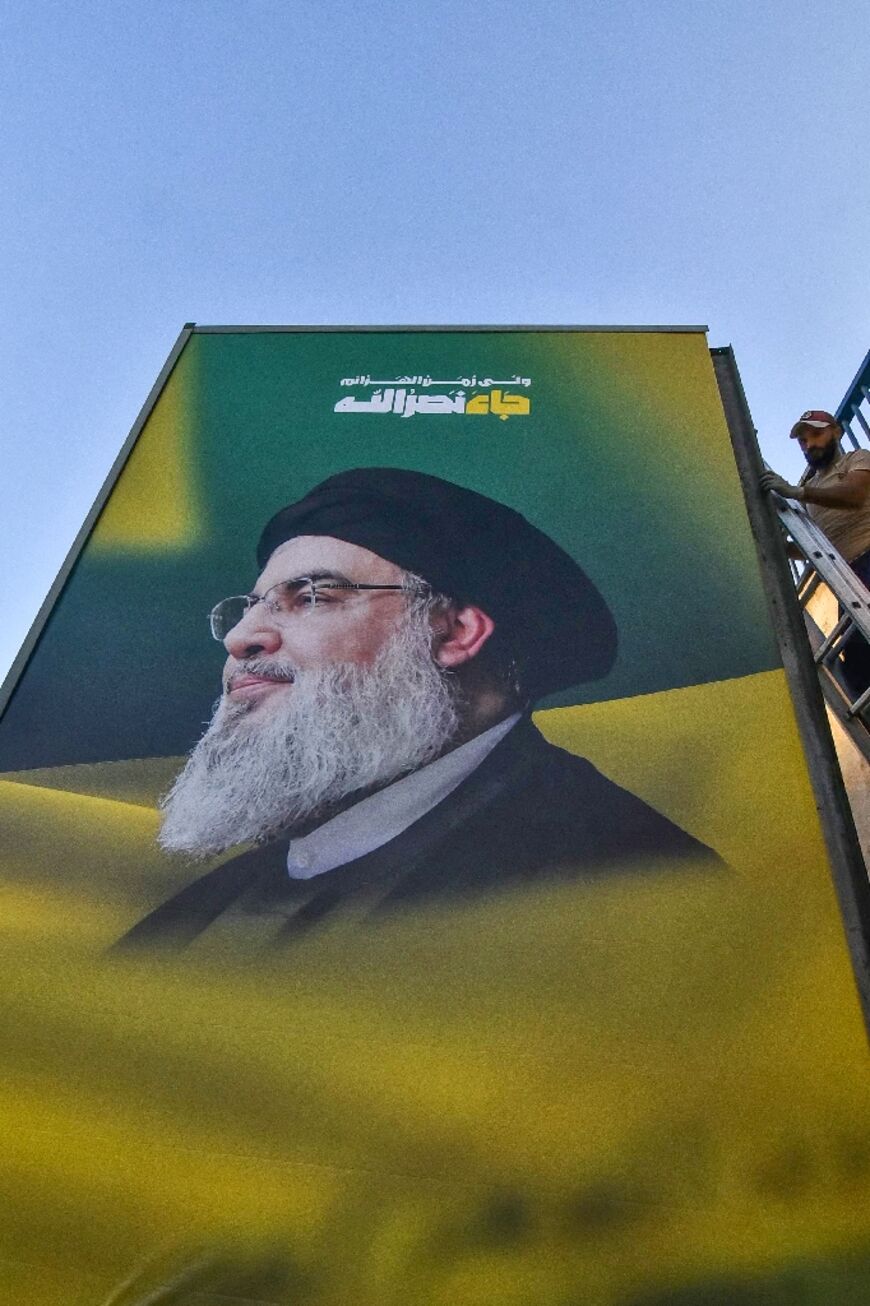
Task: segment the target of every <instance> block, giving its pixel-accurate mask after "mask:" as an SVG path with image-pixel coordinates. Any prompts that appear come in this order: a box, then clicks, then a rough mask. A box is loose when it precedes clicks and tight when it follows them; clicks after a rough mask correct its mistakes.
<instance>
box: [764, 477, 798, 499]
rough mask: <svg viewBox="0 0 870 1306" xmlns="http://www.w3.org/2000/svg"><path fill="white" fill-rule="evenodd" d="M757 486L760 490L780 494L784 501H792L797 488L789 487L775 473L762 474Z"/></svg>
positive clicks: (794, 486)
mask: <svg viewBox="0 0 870 1306" xmlns="http://www.w3.org/2000/svg"><path fill="white" fill-rule="evenodd" d="M758 484H759V485H760V486H761V488H762V490H767V491H768V492H769V491H771V490H772V491H773V493H774V494H781V495H782V497H783V498H784V499H794V498H795V496H796V495H797V493H798V486H796V485H789V483H788V481H784V480H783V478H782V477H781V476H777V474H776V472H762V473H761V475H760V476H759V478H758Z"/></svg>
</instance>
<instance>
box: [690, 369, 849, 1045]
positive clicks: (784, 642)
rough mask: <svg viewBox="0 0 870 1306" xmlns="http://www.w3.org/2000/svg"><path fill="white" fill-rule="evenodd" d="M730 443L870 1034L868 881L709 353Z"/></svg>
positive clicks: (782, 560) (750, 468)
mask: <svg viewBox="0 0 870 1306" xmlns="http://www.w3.org/2000/svg"><path fill="white" fill-rule="evenodd" d="M710 356H711V359H712V362H713V371H714V373H715V376H716V382H717V384H718V386H719V393H720V395H721V398H722V407H723V409H724V411H725V418H726V421H727V423H728V430H729V432H730V435H731V443H732V446H733V449H734V459H735V462H736V464H737V470H738V473H739V475H740V481H741V485H742V487H743V494H744V498H745V501H746V511H747V515H748V517H749V525H750V529H751V531H752V536H753V539H754V540H755V545H756V549H757V551H758V565H759V570H760V572H761V578H762V583H763V585H764V591H765V595H766V597H767V601H768V606H769V610H770V619H771V622H772V624H773V627H774V631H775V633H776V638H777V641H778V643H779V647H780V652H781V654H782V661H783V666H784V668H785V673H786V680H787V682H788V687H789V692H790V694H791V699H792V705H793V707H794V712H795V717H796V718H797V724H798V730H799V732H800V736H801V743H802V744H803V749H804V756H805V758H806V763H807V769H808V771H809V775H810V781H811V783H812V786H813V792H814V794H815V798H816V806H817V809H818V813H819V820H820V822H821V826H822V832H823V834H824V838H825V843H826V845H827V849H828V856H829V857H830V861H831V869H832V872H833V880H834V887H835V890H836V893H837V898H838V901H839V904H840V914H841V916H842V920H843V926H844V929H845V932H846V941H847V944H848V947H849V952H850V955H851V958H852V966H853V970H854V973H855V981H856V984H857V987H858V994H859V997H860V1001H861V1007H862V1010H863V1013H864V1022H865V1026H866V1027H867V1030H868V1033H870V879H868V875H867V868H866V866H865V864H864V858H863V855H862V853H861V848H860V844H859V842H858V836H857V833H856V831H855V824H854V821H853V819H852V810H851V807H850V806H849V800H848V796H847V794H846V787H845V785H844V783H843V777H842V775H841V773H840V767H839V764H838V762H837V756H836V753H835V751H834V742H833V739H832V736H831V729H830V726H829V724H828V718H827V713H826V711H825V705H824V700H823V698H822V691H821V688H820V686H819V681H818V675H817V673H816V668H815V663H814V662H813V659H812V655H811V653H810V646H809V642H808V640H807V636H806V632H805V630H804V624H803V617H802V615H801V610H800V606H799V605H798V602H797V598H796V596H795V590H794V584H793V582H792V579H791V574H790V572H789V567H788V561H787V559H786V553H785V547H784V544H783V539H782V530H781V528H780V525H779V521H778V519H777V517H776V514H775V511H774V508H773V505H772V503H771V500H770V497H769V496H768V495H766V494H764V493H763V492H762V490H761V489H760V488H759V484H758V478H759V476H760V474H761V472H762V470H763V467H764V464H763V462H762V458H761V451H760V449H759V447H758V441H757V439H756V431H755V426H754V424H753V421H752V416H751V413H750V410H749V405H748V402H747V399H746V393H745V391H744V389H743V383H742V381H741V379H740V372H739V370H738V368H737V360H736V359H735V356H734V350H733V349H732V347H731V346H730V345H725V346H721V347H717V348H713V349H711V350H710Z"/></svg>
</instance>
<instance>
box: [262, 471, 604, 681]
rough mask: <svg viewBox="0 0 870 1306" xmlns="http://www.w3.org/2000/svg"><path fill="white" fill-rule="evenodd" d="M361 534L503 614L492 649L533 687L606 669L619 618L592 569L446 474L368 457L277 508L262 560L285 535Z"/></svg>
mask: <svg viewBox="0 0 870 1306" xmlns="http://www.w3.org/2000/svg"><path fill="white" fill-rule="evenodd" d="M298 535H330V536H332V537H334V538H335V539H339V540H345V541H347V542H348V543H350V544H357V545H359V546H360V547H361V548H364V549H369V550H370V552H372V553H376V554H378V555H379V557H381V558H386V559H387V560H388V561H389V562H393V563H395V564H396V565H397V566H399V567H401V568H402V569H403V570H404V571H410V572H413V573H414V574H415V575H417V576H420V577H422V578H423V579H424V580H425V581H427V582H428V583H429V584H430V585H431V586H432V588H433V590H435V591H436V592H438V593H441V594H446V595H449V596H450V597H451V598H453V599H456V600H459V601H463V602H468V603H473V604H474V605H475V606H477V607H480V608H482V609H483V610H484V611H485V612H486V613H488V615H489V616H490V617H492V619H493V621H494V622H495V624H496V631H495V634H494V635H493V638H492V640H491V641H490V643H491V645H492V652H493V653H495V652H496V650H497V649H500V650H501V653H502V656H503V657H505V659H510V660H513V661H515V662H516V664H517V667H518V670H519V674H520V680H521V683H522V685H523V688H524V689H525V690H527V691H528V693H529V694H530V695H531V697H532V698H540V697H541V696H542V695H544V694H551V693H554V692H555V691H556V690H559V689H567V688H568V686H569V685H574V684H577V683H578V682H580V681H583V680H598V679H599V678H600V677H601V676H604V675H606V674H607V672H608V671H609V670H610V668H611V667H612V666H613V663H614V660H615V658H616V642H617V637H616V625H615V623H614V620H613V617H612V616H611V613H610V609H609V608H608V606H607V604H606V603H605V601H604V599H603V598H602V596H601V594H600V593H599V592H598V590H597V589H596V587H595V586H594V585H593V583H592V581H591V580H590V579H589V577H588V576H587V575H586V574H585V572H583V571H582V570H581V569H580V567H578V566H577V563H576V562H575V561H574V560H573V558H570V557H569V556H568V554H567V553H566V552H565V551H564V549H561V548H560V547H559V545H558V544H555V543H554V541H553V540H551V539H550V538H549V536H547V535H545V534H544V533H543V531H539V530H538V528H537V527H536V526H533V525H532V524H531V523H530V522H528V521H526V519H525V517H522V516H521V515H520V513H518V512H516V511H514V509H513V508H508V507H506V506H505V505H504V504H503V503H497V502H496V501H495V499H488V498H487V497H486V496H485V495H483V494H477V493H476V492H475V491H474V490H467V489H465V488H464V487H463V486H461V485H454V484H452V483H451V482H450V481H442V480H441V479H440V477H438V476H428V475H426V474H425V473H423V472H410V471H403V470H400V469H398V468H395V467H358V468H355V469H354V470H353V471H347V472H339V474H338V475H337V476H330V477H329V479H328V480H326V481H322V482H321V483H320V485H316V486H315V487H314V489H313V490H309V492H308V493H307V494H306V495H305V496H304V497H303V498H302V499H299V501H298V502H297V503H291V504H290V505H289V506H288V507H286V508H282V509H281V511H280V512H278V513H276V514H275V516H274V517H273V518H272V520H271V521H270V522H269V523H268V524H267V526H266V528H265V530H264V531H263V534H262V535H261V536H260V542H259V544H258V546H257V562H258V563H259V566H260V569H261V570H262V569H263V567H264V566H265V564H266V562H267V560H268V559H269V557H270V556H271V554H272V553H273V552H274V550H275V549H277V548H278V546H279V544H283V543H284V542H285V541H286V540H292V539H295V538H296V536H298Z"/></svg>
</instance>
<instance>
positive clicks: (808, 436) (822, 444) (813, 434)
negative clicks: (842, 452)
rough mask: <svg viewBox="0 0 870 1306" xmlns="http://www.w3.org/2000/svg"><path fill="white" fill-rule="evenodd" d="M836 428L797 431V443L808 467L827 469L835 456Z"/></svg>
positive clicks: (837, 432)
mask: <svg viewBox="0 0 870 1306" xmlns="http://www.w3.org/2000/svg"><path fill="white" fill-rule="evenodd" d="M839 434H840V433H839V431H838V430H837V428H836V426H808V425H806V424H804V425H803V426H801V427H800V428H799V429H798V435H797V442H798V444H799V445H800V447H801V449H802V450H803V455H804V457H805V458H806V460H807V462H808V463H809V465H810V467H827V466H828V464H829V463H832V462H833V461H834V458H835V457H836V454H837V440H838V437H839Z"/></svg>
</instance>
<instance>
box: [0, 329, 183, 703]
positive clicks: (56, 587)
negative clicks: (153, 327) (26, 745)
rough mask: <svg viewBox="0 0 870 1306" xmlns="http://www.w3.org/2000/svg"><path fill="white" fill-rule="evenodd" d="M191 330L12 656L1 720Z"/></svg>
mask: <svg viewBox="0 0 870 1306" xmlns="http://www.w3.org/2000/svg"><path fill="white" fill-rule="evenodd" d="M194 329H195V324H194V323H193V322H186V323H185V324H184V326H183V327H182V329H181V332H180V333H179V335H178V338H177V339H176V341H175V344H174V345H173V346H172V349H171V350H170V351H169V356H168V357H167V359H166V362H165V363H164V364H163V367H162V368H161V369H160V373H159V375H158V377H157V380H156V381H155V382H154V384H153V386H152V387H151V389H150V390H149V392H148V397H147V398H146V400H145V402H144V404H143V405H142V407H141V408H140V410H139V413H138V415H137V417H136V420H135V421H134V423H133V425H132V427H131V428H130V432H129V434H128V436H127V438H126V440H125V441H124V443H123V445H122V446H121V449H120V450H119V452H118V456H117V457H116V458H115V461H114V462H113V463H112V466H111V467H110V468H109V472H108V474H107V476H106V479H105V480H104V481H103V484H102V485H101V486H100V489H99V491H98V493H97V497H96V498H95V500H94V502H93V504H92V505H91V509H90V511H89V512H88V515H87V516H86V517H85V520H84V522H83V523H82V525H81V527H80V529H79V531H78V534H77V535H76V537H75V539H74V540H73V542H72V544H71V545H70V548H69V552H68V553H67V555H66V557H65V558H64V560H63V563H62V564H61V567H60V570H59V571H58V573H57V575H56V576H55V578H54V582H53V583H52V586H51V588H50V589H49V591H48V594H47V595H46V596H45V600H44V601H43V603H42V606H41V607H40V609H39V611H38V612H37V614H36V616H35V617H34V619H33V624H32V625H31V627H30V630H29V631H28V632H27V635H26V636H25V639H24V643H23V644H22V645H21V648H20V649H19V650H18V654H17V656H16V657H15V660H14V661H13V663H12V666H11V667H10V668H9V671H8V673H7V675H6V678H5V679H4V681H3V683H2V684H0V720H2V718H3V714H4V712H5V711H6V707H7V705H8V703H9V700H10V699H11V698H12V695H13V693H14V692H15V687H16V685H17V684H18V681H19V680H20V679H21V676H22V675H23V673H24V669H25V667H26V666H27V663H28V662H29V661H30V656H31V654H32V653H33V652H34V650H35V648H36V645H37V644H38V643H39V637H40V635H41V634H42V632H43V630H44V629H45V625H46V623H47V621H48V619H49V617H50V616H51V613H52V610H53V608H54V605H55V603H56V602H57V600H58V599H59V598H60V595H61V593H62V591H63V588H64V586H65V585H66V582H67V580H68V579H69V575H70V572H71V571H72V569H73V567H74V566H75V564H76V562H77V561H78V558H79V554H80V553H81V551H82V549H83V548H84V547H85V544H86V543H87V541H88V537H89V535H90V533H91V531H92V530H93V528H94V526H95V525H96V523H97V519H98V517H99V515H100V513H101V512H102V510H103V508H104V507H105V505H106V502H107V500H108V498H109V495H110V494H111V493H112V491H113V490H114V488H115V484H116V482H117V481H118V478H119V477H120V475H121V473H122V472H123V470H124V467H125V465H126V463H127V459H128V458H129V457H130V455H131V453H132V452H133V449H134V447H135V445H136V441H137V440H138V439H139V435H140V433H141V432H142V429H143V427H144V426H145V423H146V422H147V421H148V418H149V417H150V416H151V413H152V411H153V409H154V406H155V404H156V403H157V400H158V399H159V398H160V395H161V393H162V391H163V388H164V386H165V385H166V383H167V381H168V380H169V378H170V376H171V375H172V372H173V370H174V368H175V365H176V363H177V362H178V360H179V358H180V357H181V354H182V352H183V350H184V347H185V345H186V344H187V342H188V340H189V339H190V337H191V336H192V335H193V332H194Z"/></svg>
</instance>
